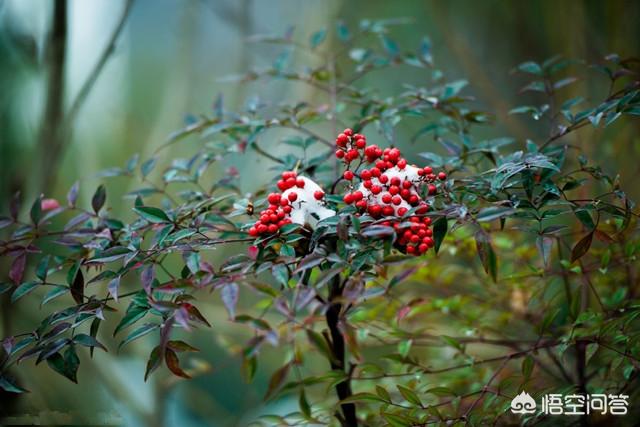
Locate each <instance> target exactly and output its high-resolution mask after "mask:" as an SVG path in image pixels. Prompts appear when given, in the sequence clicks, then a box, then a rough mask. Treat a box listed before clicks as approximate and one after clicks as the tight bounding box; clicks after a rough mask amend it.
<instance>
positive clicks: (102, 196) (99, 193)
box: [91, 184, 107, 214]
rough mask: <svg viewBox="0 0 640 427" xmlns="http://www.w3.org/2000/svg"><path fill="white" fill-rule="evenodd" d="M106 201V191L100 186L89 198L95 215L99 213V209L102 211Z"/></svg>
mask: <svg viewBox="0 0 640 427" xmlns="http://www.w3.org/2000/svg"><path fill="white" fill-rule="evenodd" d="M106 200H107V190H106V189H105V188H104V185H102V184H101V185H100V186H99V187H98V188H97V189H96V192H95V193H94V194H93V197H92V198H91V207H92V208H93V211H94V212H95V213H96V214H97V213H98V212H100V209H102V207H103V206H104V202H105V201H106Z"/></svg>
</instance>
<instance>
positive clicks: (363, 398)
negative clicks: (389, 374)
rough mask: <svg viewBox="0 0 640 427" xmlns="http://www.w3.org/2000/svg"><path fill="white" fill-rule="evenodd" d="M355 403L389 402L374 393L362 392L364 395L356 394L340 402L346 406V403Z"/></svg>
mask: <svg viewBox="0 0 640 427" xmlns="http://www.w3.org/2000/svg"><path fill="white" fill-rule="evenodd" d="M355 402H381V403H387V401H386V400H385V399H384V398H382V397H380V396H378V395H376V394H373V393H367V392H362V393H354V394H352V395H351V396H349V397H347V398H345V399H342V400H341V401H340V404H344V403H355Z"/></svg>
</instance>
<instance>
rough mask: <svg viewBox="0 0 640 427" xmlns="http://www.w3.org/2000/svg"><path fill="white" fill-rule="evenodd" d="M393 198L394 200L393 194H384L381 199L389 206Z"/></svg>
mask: <svg viewBox="0 0 640 427" xmlns="http://www.w3.org/2000/svg"><path fill="white" fill-rule="evenodd" d="M392 198H393V197H392V196H391V194H389V193H384V194H383V195H382V197H381V200H382V202H383V203H386V204H389V203H391V200H392Z"/></svg>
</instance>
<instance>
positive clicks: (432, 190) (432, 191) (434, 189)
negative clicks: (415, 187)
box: [428, 184, 438, 196]
mask: <svg viewBox="0 0 640 427" xmlns="http://www.w3.org/2000/svg"><path fill="white" fill-rule="evenodd" d="M428 188H429V195H430V196H433V195H434V194H436V191H438V188H437V187H436V186H435V185H433V184H429V187H428Z"/></svg>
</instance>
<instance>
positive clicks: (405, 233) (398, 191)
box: [249, 129, 447, 255]
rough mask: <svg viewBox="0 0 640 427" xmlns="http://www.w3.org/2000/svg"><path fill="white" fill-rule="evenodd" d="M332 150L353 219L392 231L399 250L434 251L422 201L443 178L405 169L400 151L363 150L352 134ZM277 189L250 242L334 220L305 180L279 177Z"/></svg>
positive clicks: (363, 139)
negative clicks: (360, 218)
mask: <svg viewBox="0 0 640 427" xmlns="http://www.w3.org/2000/svg"><path fill="white" fill-rule="evenodd" d="M336 148H337V150H336V153H335V155H336V158H338V159H340V160H342V162H343V163H344V165H345V171H344V172H343V174H342V177H343V179H344V180H345V184H346V187H347V188H346V190H345V193H344V194H342V200H343V202H344V203H345V204H347V205H353V206H354V207H355V208H356V209H357V211H358V213H357V215H368V216H369V217H371V218H372V219H373V221H372V222H370V223H369V225H385V226H389V227H393V228H394V231H395V234H396V240H395V246H396V248H397V249H398V250H400V251H402V252H404V253H407V254H413V255H421V254H423V253H425V252H426V251H428V250H429V249H430V248H432V247H433V246H434V245H435V242H434V240H433V232H432V230H431V228H430V226H431V218H429V217H427V216H426V215H425V214H427V212H428V211H429V208H430V206H429V204H428V203H427V201H426V200H425V199H424V198H425V197H429V196H434V195H435V194H436V193H437V190H438V186H437V185H436V184H437V183H438V182H439V181H444V180H446V179H447V175H446V174H445V173H444V172H439V173H438V174H437V175H436V174H435V173H434V171H433V169H432V168H431V167H429V166H425V167H418V166H415V165H410V164H408V162H407V160H406V159H405V158H404V157H402V154H401V153H400V150H399V149H398V148H385V149H382V148H380V147H378V146H377V145H367V139H366V137H365V136H364V135H361V134H359V133H354V132H353V131H352V130H351V129H345V130H344V131H343V132H342V133H340V134H339V135H338V137H337V138H336ZM277 187H278V189H279V190H280V191H281V193H271V194H269V196H268V197H267V201H268V202H269V207H268V208H267V209H265V210H264V211H262V212H261V213H260V217H259V220H258V221H257V222H256V223H255V225H254V226H253V227H251V228H250V229H249V234H250V235H251V236H262V235H266V236H269V235H273V234H276V233H278V231H279V230H280V228H281V227H282V226H283V225H285V224H289V223H294V224H300V225H303V226H307V227H309V228H311V229H315V228H316V226H317V224H318V222H319V221H322V220H323V219H326V218H329V217H332V216H335V215H336V211H334V210H332V209H329V208H327V207H326V204H325V200H324V199H325V192H324V191H323V190H322V188H320V186H319V185H318V184H316V183H315V182H314V181H313V180H311V179H309V178H307V177H304V176H298V175H297V174H296V172H293V171H289V172H283V173H282V177H281V179H280V180H279V181H278V182H277ZM363 226H364V227H366V226H367V225H366V224H365V225H363Z"/></svg>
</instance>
